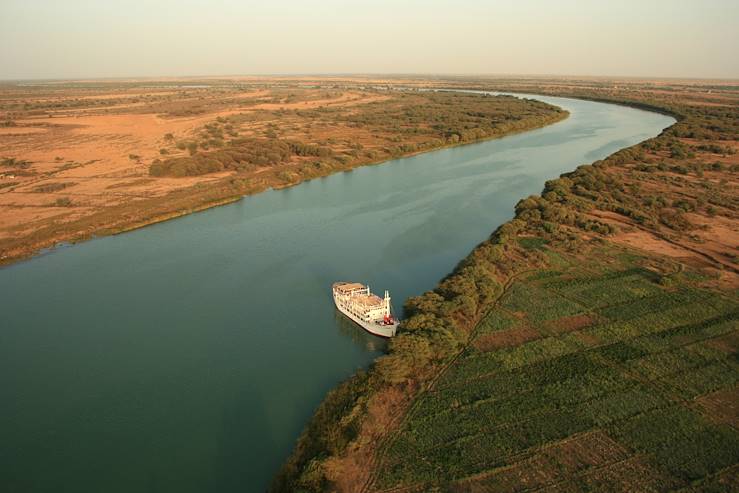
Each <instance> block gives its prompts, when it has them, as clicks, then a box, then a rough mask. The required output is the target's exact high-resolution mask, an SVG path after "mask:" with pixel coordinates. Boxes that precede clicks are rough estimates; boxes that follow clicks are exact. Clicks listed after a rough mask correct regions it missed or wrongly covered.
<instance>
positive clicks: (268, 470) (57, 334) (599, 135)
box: [0, 96, 674, 493]
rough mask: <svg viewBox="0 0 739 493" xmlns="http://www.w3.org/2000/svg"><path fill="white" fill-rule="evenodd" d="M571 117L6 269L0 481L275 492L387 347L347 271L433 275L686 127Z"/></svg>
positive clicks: (590, 110)
mask: <svg viewBox="0 0 739 493" xmlns="http://www.w3.org/2000/svg"><path fill="white" fill-rule="evenodd" d="M537 99H540V100H543V101H546V102H549V103H552V104H555V105H558V106H561V107H563V108H565V109H567V110H569V111H570V112H571V116H570V117H569V118H568V119H567V120H565V121H562V122H560V123H557V124H554V125H551V126H549V127H546V128H543V129H539V130H533V131H530V132H526V133H523V134H519V135H514V136H509V137H506V138H502V139H498V140H491V141H486V142H482V143H477V144H470V145H465V146H461V147H456V148H450V149H444V150H439V151H435V152H430V153H426V154H421V155H418V156H414V157H410V158H405V159H397V160H393V161H389V162H387V163H384V164H382V165H379V166H369V167H363V168H358V169H355V170H353V171H351V172H345V173H340V174H336V175H332V176H329V177H326V178H321V179H316V180H312V181H309V182H306V183H303V184H301V185H299V186H296V187H293V188H289V189H285V190H280V191H269V192H265V193H261V194H259V195H254V196H249V197H245V198H244V199H243V200H241V201H239V202H237V203H234V204H231V205H227V206H223V207H218V208H214V209H210V210H207V211H204V212H200V213H197V214H192V215H189V216H186V217H182V218H179V219H175V220H172V221H167V222H164V223H161V224H157V225H154V226H150V227H146V228H144V229H140V230H136V231H132V232H129V233H125V234H123V235H119V236H112V237H106V238H101V239H96V240H93V241H88V242H85V243H82V244H79V245H75V246H71V247H63V248H57V249H55V250H53V251H51V252H49V253H46V254H44V255H41V256H39V257H36V258H34V259H31V260H28V261H25V262H21V263H18V264H15V265H12V266H10V267H6V268H4V269H1V270H0V317H1V318H0V490H2V491H8V492H32V493H36V492H62V491H70V492H76V493H84V492H95V493H99V492H106V493H111V492H126V493H130V492H177V493H188V492H199V493H202V492H218V493H230V492H250V491H263V490H264V489H265V487H266V486H267V485H268V483H269V481H270V479H271V477H272V476H273V475H274V473H275V472H276V470H277V469H278V467H279V465H280V464H281V462H282V461H283V460H284V459H285V458H286V456H287V455H288V454H289V452H290V450H291V447H292V445H293V443H294V441H295V439H296V438H297V436H298V434H299V433H300V431H301V429H302V427H303V426H304V424H305V423H306V421H307V419H308V418H309V416H310V415H311V414H312V412H313V410H314V409H315V407H316V406H317V404H318V403H319V402H320V400H321V398H322V397H323V396H324V395H325V393H326V392H327V391H328V390H329V389H330V388H331V387H333V386H334V385H336V384H337V383H338V382H339V381H341V380H343V379H345V378H346V377H348V376H349V375H350V374H351V373H353V372H354V371H355V370H356V369H358V368H362V367H366V366H367V365H368V364H369V363H370V362H371V361H372V360H373V359H374V358H375V357H377V356H378V355H379V354H380V353H381V350H382V348H383V344H384V342H383V341H382V340H380V339H376V338H374V337H372V336H370V335H367V334H365V333H363V332H362V331H361V329H358V328H356V327H354V326H353V325H351V324H350V323H348V322H346V321H345V320H344V319H342V318H341V317H339V316H337V314H336V313H335V310H334V308H333V304H332V300H331V295H330V287H331V283H332V282H334V281H336V280H350V281H360V282H367V283H369V284H370V286H371V287H372V288H373V289H374V290H375V291H377V292H382V290H384V289H390V291H391V294H392V295H393V297H394V300H395V301H394V305H395V307H396V309H399V308H401V306H402V303H403V300H404V299H406V298H407V297H409V296H412V295H416V294H420V293H422V292H424V291H426V290H429V289H431V288H433V287H434V285H435V284H436V283H437V281H438V280H439V279H440V278H442V277H443V276H444V275H445V274H447V273H448V272H450V271H451V270H452V269H453V267H454V266H455V264H456V263H457V262H458V261H459V260H461V259H462V258H463V257H464V256H465V255H466V254H467V253H468V252H469V251H470V250H471V249H472V248H473V247H474V246H475V245H476V244H477V243H479V242H480V241H482V240H484V239H485V238H486V237H487V236H488V235H489V234H490V233H491V232H492V231H493V230H494V229H495V228H496V227H497V226H499V225H500V224H501V223H503V222H505V221H506V220H508V219H510V218H511V217H512V215H513V206H514V205H515V204H516V202H517V201H518V200H519V199H521V198H523V197H526V196H528V195H530V194H535V193H539V192H540V191H541V189H542V187H543V185H544V182H545V181H546V180H547V179H550V178H554V177H557V176H558V175H559V174H560V173H562V172H565V171H569V170H572V169H574V168H575V167H576V166H577V165H579V164H583V163H589V162H592V161H594V160H596V159H600V158H603V157H605V156H607V155H609V154H611V153H612V152H614V151H616V150H618V149H620V148H623V147H626V146H629V145H632V144H634V143H637V142H639V141H642V140H644V139H646V138H648V137H651V136H654V135H657V134H658V133H659V132H660V131H661V130H662V129H663V128H665V127H667V126H669V125H670V124H671V123H673V122H674V120H673V119H672V118H670V117H667V116H664V115H659V114H655V113H650V112H646V111H641V110H637V109H633V108H627V107H623V106H616V105H608V104H603V103H595V102H589V101H579V100H573V99H563V98H555V97H543V96H537Z"/></svg>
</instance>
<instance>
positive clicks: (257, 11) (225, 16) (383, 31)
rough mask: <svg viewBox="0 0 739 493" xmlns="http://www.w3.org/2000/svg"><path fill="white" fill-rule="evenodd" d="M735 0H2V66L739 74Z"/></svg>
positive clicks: (16, 72) (58, 72)
mask: <svg viewBox="0 0 739 493" xmlns="http://www.w3.org/2000/svg"><path fill="white" fill-rule="evenodd" d="M738 53H739V0H602V1H601V0H560V1H557V0H517V1H514V0H510V1H508V0H487V1H482V0H324V1H311V0H262V1H251V0H207V1H206V0H0V79H5V80H7V79H49V78H52V79H70V78H102V77H159V76H203V75H260V74H261V75H267V74H336V73H342V74H347V73H358V74H359V73H361V74H388V73H393V74H528V75H534V74H541V75H593V76H634V77H685V78H739V55H738Z"/></svg>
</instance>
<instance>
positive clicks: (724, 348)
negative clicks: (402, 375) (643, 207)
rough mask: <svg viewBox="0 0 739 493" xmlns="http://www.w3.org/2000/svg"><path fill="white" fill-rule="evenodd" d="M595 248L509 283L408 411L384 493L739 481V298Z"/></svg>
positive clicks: (732, 484) (702, 487) (698, 485)
mask: <svg viewBox="0 0 739 493" xmlns="http://www.w3.org/2000/svg"><path fill="white" fill-rule="evenodd" d="M522 246H524V248H528V249H536V250H539V251H541V252H542V253H543V254H544V255H555V254H554V253H553V252H551V251H550V250H549V249H548V247H547V246H546V245H544V244H543V243H541V242H527V241H522ZM589 255H591V256H592V258H594V259H595V260H598V261H593V262H590V263H589V264H588V265H587V267H583V265H582V263H580V262H576V261H575V259H574V257H572V258H568V257H566V256H563V255H561V254H556V257H557V261H558V264H559V270H556V271H552V270H548V271H538V272H534V273H531V274H529V275H527V276H526V277H524V278H522V279H520V280H518V281H517V282H515V283H514V284H512V285H511V286H510V288H509V289H508V290H507V291H506V293H505V294H504V295H503V296H502V297H501V299H500V300H499V302H498V304H497V305H496V306H495V308H494V309H493V310H492V311H490V312H489V313H488V314H487V315H486V317H485V318H484V319H483V320H482V321H481V322H480V324H479V325H478V327H477V336H476V338H475V339H474V341H473V344H472V345H471V346H470V347H469V348H468V349H467V350H466V351H465V352H464V353H463V355H462V356H461V357H460V358H458V359H457V360H456V361H455V363H454V364H453V366H451V367H450V368H449V369H448V370H447V371H446V372H445V373H444V375H443V376H442V378H441V379H440V380H439V381H438V382H437V383H436V385H435V387H434V389H433V390H432V391H429V392H427V393H425V394H424V395H423V396H422V397H421V398H420V399H418V400H417V401H416V403H415V404H414V406H413V407H412V409H411V411H410V412H409V414H408V417H407V419H406V420H405V422H404V424H403V425H402V427H401V429H400V430H399V432H398V434H397V436H396V437H395V438H394V439H393V440H391V442H390V443H389V445H388V447H387V450H386V453H385V459H384V461H383V464H382V466H381V470H382V473H381V474H379V475H378V480H377V484H376V487H377V488H378V489H380V490H382V489H391V488H393V489H394V488H398V487H411V488H410V489H411V490H419V491H421V490H427V489H429V488H431V487H439V488H442V489H445V490H446V489H453V490H455V491H475V492H476V491H490V492H493V491H494V492H499V491H529V490H537V489H539V488H543V489H545V490H547V491H554V490H556V491H623V490H631V491H665V490H674V489H680V488H687V489H689V490H691V491H693V490H695V491H730V490H731V489H732V488H736V487H737V486H738V485H737V483H736V481H737V479H736V476H737V474H736V473H737V471H736V468H735V466H734V464H736V463H737V462H738V461H739V433H737V431H736V429H735V428H734V427H735V426H736V425H737V422H738V419H737V418H739V417H738V416H737V412H736V401H737V397H738V396H739V393H738V392H737V387H736V382H737V379H738V378H739V363H738V362H737V359H736V349H737V343H738V342H739V337H738V333H737V328H738V327H739V324H737V321H738V320H739V302H737V300H736V297H735V296H734V297H731V296H728V295H726V294H722V293H720V292H718V291H714V290H713V289H710V288H708V287H706V286H705V283H702V282H701V281H702V278H701V276H697V275H693V274H691V273H690V272H683V271H677V270H676V271H673V272H669V271H665V270H664V266H663V269H662V270H660V269H657V268H655V267H654V266H653V265H651V264H650V263H649V261H648V259H647V258H646V257H641V256H638V255H634V254H629V253H626V252H625V251H623V250H620V249H615V248H612V247H608V248H605V247H604V248H600V249H599V250H596V251H594V252H591V253H590V254H589ZM672 286H679V287H672ZM732 408H733V412H732V411H731V409H732Z"/></svg>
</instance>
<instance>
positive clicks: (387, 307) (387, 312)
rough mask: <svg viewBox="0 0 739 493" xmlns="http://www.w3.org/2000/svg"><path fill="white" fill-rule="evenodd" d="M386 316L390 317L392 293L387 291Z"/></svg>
mask: <svg viewBox="0 0 739 493" xmlns="http://www.w3.org/2000/svg"><path fill="white" fill-rule="evenodd" d="M385 316H386V317H389V316H390V291H388V290H387V289H386V290H385Z"/></svg>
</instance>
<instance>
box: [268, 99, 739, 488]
mask: <svg viewBox="0 0 739 493" xmlns="http://www.w3.org/2000/svg"><path fill="white" fill-rule="evenodd" d="M517 87H519V86H515V87H512V86H511V85H506V86H505V87H500V86H498V87H494V88H491V89H509V90H510V89H512V88H517ZM526 89H527V90H528V91H530V92H547V93H550V94H555V95H565V96H578V97H587V98H589V99H601V100H602V99H608V100H610V101H613V102H618V103H620V104H632V105H634V104H635V105H638V106H640V107H652V108H659V109H660V110H661V111H664V112H667V113H670V114H672V115H674V116H675V117H676V118H677V119H678V122H677V123H676V124H674V125H673V126H672V127H670V128H668V129H666V130H665V131H663V132H662V134H660V135H659V136H658V137H655V138H653V139H649V140H647V141H645V142H642V143H640V144H637V145H635V146H632V147H630V148H627V149H624V150H621V151H619V152H617V153H615V154H613V155H611V156H610V157H608V158H606V159H604V160H602V161H598V162H595V163H593V164H591V165H583V166H580V167H578V168H577V169H576V170H574V171H573V172H571V173H566V174H564V175H562V176H561V177H560V178H559V179H556V180H551V181H549V182H547V183H546V185H545V187H544V190H543V192H542V194H541V195H540V196H532V197H529V198H525V199H523V200H521V201H520V202H519V204H518V205H517V206H516V213H515V218H514V219H512V220H511V221H509V222H508V223H506V224H504V225H502V226H501V227H500V228H498V230H497V231H496V232H495V233H494V234H493V235H492V236H491V237H490V239H489V240H487V241H485V242H484V243H482V244H480V245H479V246H478V247H476V248H475V249H474V250H473V251H472V252H471V253H470V255H469V256H468V257H467V258H465V259H464V260H462V261H461V262H460V263H459V265H458V266H457V267H456V269H455V270H454V272H452V273H451V274H450V275H449V276H448V277H447V278H445V279H443V280H442V281H441V282H440V283H439V285H438V286H437V287H436V288H435V289H434V290H433V291H431V292H427V293H425V294H423V295H421V296H418V297H415V298H411V299H409V300H408V301H407V303H406V305H405V312H406V317H407V318H406V320H405V321H404V323H403V326H402V330H401V331H400V333H399V335H398V336H397V337H395V338H394V339H392V340H391V341H390V344H389V350H388V354H387V355H385V356H382V357H380V358H379V359H378V360H377V361H376V362H375V364H374V365H373V366H372V367H371V368H369V369H368V370H367V371H361V372H358V373H357V374H356V375H355V376H353V377H352V378H351V379H349V380H348V381H346V382H344V383H343V384H341V385H340V386H338V387H337V388H336V389H334V390H333V391H331V392H330V393H329V394H328V395H327V397H326V399H325V400H324V401H323V403H322V404H321V405H320V406H319V408H318V410H317V411H316V414H315V416H314V417H313V419H311V421H310V422H309V423H308V425H307V426H306V428H305V430H304V432H303V433H302V435H301V436H300V438H299V439H298V441H297V444H296V447H295V449H294V451H293V453H292V455H291V456H290V457H289V459H288V460H287V461H286V463H285V464H284V466H283V468H282V469H281V471H280V472H279V473H278V475H277V476H276V478H275V479H274V482H273V484H272V491H382V490H393V491H394V490H396V489H400V488H402V490H403V491H434V490H436V491H448V490H452V491H519V490H520V489H521V488H522V487H523V486H524V485H526V487H527V488H545V487H548V486H552V487H553V486H554V485H559V486H563V487H564V489H566V490H567V491H623V490H626V489H628V490H632V491H662V490H674V489H681V488H685V489H686V491H730V490H731V489H732V484H733V486H734V487H735V486H736V483H735V481H736V467H737V464H738V463H739V434H738V433H737V425H738V424H739V421H738V419H739V417H738V416H737V415H736V413H735V412H734V411H732V410H731V409H733V408H734V407H735V406H734V405H733V403H735V402H736V401H737V398H739V394H738V393H737V387H736V382H737V380H739V366H738V365H737V364H736V359H735V354H736V350H737V341H738V340H739V339H737V337H739V334H737V327H739V324H737V319H739V301H737V297H736V293H737V291H736V290H737V287H739V277H738V274H737V273H738V272H739V270H737V257H736V251H735V248H736V243H732V242H733V241H734V239H735V237H729V238H727V235H729V236H730V235H731V233H730V232H731V231H734V232H736V231H737V230H739V224H738V222H737V220H738V219H739V203H738V202H737V197H739V193H737V192H739V184H738V180H737V173H738V172H739V162H738V161H737V154H736V149H737V139H738V138H739V132H738V128H737V125H738V123H737V122H739V110H738V108H739V107H738V106H737V105H736V104H729V105H716V104H709V103H710V102H705V101H704V100H701V99H699V100H697V101H693V100H689V99H686V98H688V97H687V96H686V98H683V99H680V98H676V97H674V96H672V97H671V98H670V99H669V101H666V100H665V99H663V98H662V96H660V94H661V93H660V92H659V91H658V90H657V91H655V92H654V93H653V94H652V93H638V94H635V93H631V92H629V93H609V95H608V97H607V98H606V97H603V95H602V94H601V93H599V92H598V91H597V88H596V89H592V90H589V89H587V88H582V87H580V88H578V89H577V90H571V91H569V92H568V91H567V90H565V89H561V88H560V89H559V90H550V89H547V88H540V89H541V90H540V91H536V88H535V87H531V86H527V88H526ZM519 90H520V88H519ZM713 90H714V91H715V89H713ZM709 92H710V91H709ZM719 237H723V238H724V239H723V240H721V239H718V238H719ZM732 238H734V239H732ZM732 245H733V246H732Z"/></svg>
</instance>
